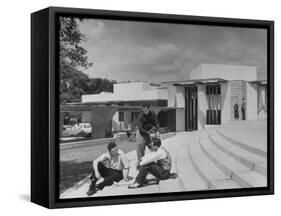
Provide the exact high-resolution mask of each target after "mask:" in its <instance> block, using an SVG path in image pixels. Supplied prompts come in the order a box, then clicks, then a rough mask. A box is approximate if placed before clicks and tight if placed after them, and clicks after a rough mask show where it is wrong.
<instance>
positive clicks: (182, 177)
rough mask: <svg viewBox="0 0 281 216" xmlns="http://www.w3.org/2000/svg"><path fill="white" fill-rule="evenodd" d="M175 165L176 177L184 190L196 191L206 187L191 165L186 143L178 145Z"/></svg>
mask: <svg viewBox="0 0 281 216" xmlns="http://www.w3.org/2000/svg"><path fill="white" fill-rule="evenodd" d="M176 167H177V173H178V179H179V181H180V183H181V185H182V186H183V188H184V191H197V190H206V189H208V184H206V183H205V182H204V180H203V179H202V178H201V176H200V174H199V173H198V171H197V170H196V168H195V167H194V166H193V163H192V159H191V157H190V154H189V149H188V146H187V145H180V146H179V147H178V149H177V153H176Z"/></svg>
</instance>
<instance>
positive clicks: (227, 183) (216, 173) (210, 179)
mask: <svg viewBox="0 0 281 216" xmlns="http://www.w3.org/2000/svg"><path fill="white" fill-rule="evenodd" d="M188 151H189V157H190V158H191V162H192V165H193V167H194V168H195V170H196V171H197V173H198V174H199V176H200V177H201V179H202V180H203V181H204V183H205V185H206V186H207V189H229V188H240V185H239V184H237V183H236V182H235V181H233V180H232V179H231V175H230V174H229V173H226V172H224V171H223V170H222V169H221V168H220V167H218V166H217V165H216V163H215V162H214V161H212V160H211V159H210V158H209V157H208V156H207V155H206V154H205V152H204V151H203V149H202V148H201V145H200V143H199V142H193V143H189V145H188Z"/></svg>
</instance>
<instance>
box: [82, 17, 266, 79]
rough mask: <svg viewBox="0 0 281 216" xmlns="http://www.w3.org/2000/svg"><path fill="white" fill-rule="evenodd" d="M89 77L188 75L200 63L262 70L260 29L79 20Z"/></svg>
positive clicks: (263, 54)
mask: <svg viewBox="0 0 281 216" xmlns="http://www.w3.org/2000/svg"><path fill="white" fill-rule="evenodd" d="M80 29H81V32H82V33H84V34H86V36H87V38H88V41H87V42H85V43H84V44H83V46H84V47H85V48H86V49H87V50H88V57H89V60H90V61H92V62H93V63H94V65H93V67H91V68H89V69H88V70H86V71H85V72H86V73H88V74H89V75H90V76H91V77H104V78H108V79H114V80H117V81H127V80H131V81H136V80H145V81H153V82H154V81H166V80H181V79H188V74H189V72H190V71H191V70H192V69H193V68H195V67H196V66H197V65H199V64H201V63H220V64H237V65H254V66H257V68H258V73H259V74H260V75H263V74H266V73H265V72H266V65H267V63H266V31H265V30H261V29H245V28H243V29H242V28H230V27H213V26H199V25H180V24H165V23H152V22H130V21H112V20H93V19H88V20H85V21H84V23H82V24H80Z"/></svg>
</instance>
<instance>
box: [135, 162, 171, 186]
mask: <svg viewBox="0 0 281 216" xmlns="http://www.w3.org/2000/svg"><path fill="white" fill-rule="evenodd" d="M149 172H150V173H151V174H152V175H154V176H155V177H156V178H158V179H160V180H165V179H168V178H169V177H170V171H169V170H165V169H163V167H161V166H160V165H159V164H157V163H150V164H147V165H145V166H141V167H140V169H139V174H138V176H137V177H136V182H137V183H139V184H140V185H143V184H144V182H145V179H146V176H147V174H148V173H149Z"/></svg>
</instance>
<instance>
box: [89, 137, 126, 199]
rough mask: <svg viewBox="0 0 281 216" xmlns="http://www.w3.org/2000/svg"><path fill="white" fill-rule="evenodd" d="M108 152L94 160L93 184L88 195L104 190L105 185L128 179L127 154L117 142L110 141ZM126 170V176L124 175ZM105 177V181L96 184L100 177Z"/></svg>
mask: <svg viewBox="0 0 281 216" xmlns="http://www.w3.org/2000/svg"><path fill="white" fill-rule="evenodd" d="M107 149H108V152H106V153H104V154H102V155H101V156H100V157H99V158H98V159H96V160H94V162H93V173H92V175H91V177H90V178H91V185H90V188H89V191H88V192H87V195H88V196H91V195H93V194H94V193H96V192H97V190H102V189H103V188H104V187H105V186H109V185H112V184H113V183H114V182H119V181H121V180H122V179H124V181H128V174H129V168H130V165H129V162H128V159H127V156H126V155H125V154H124V153H123V152H122V151H121V150H119V149H118V148H117V145H116V143H115V142H110V143H109V144H108V146H107ZM123 171H124V177H123ZM101 177H102V178H104V180H103V182H101V183H100V184H99V185H96V183H97V181H98V180H99V179H100V178H101Z"/></svg>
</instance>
